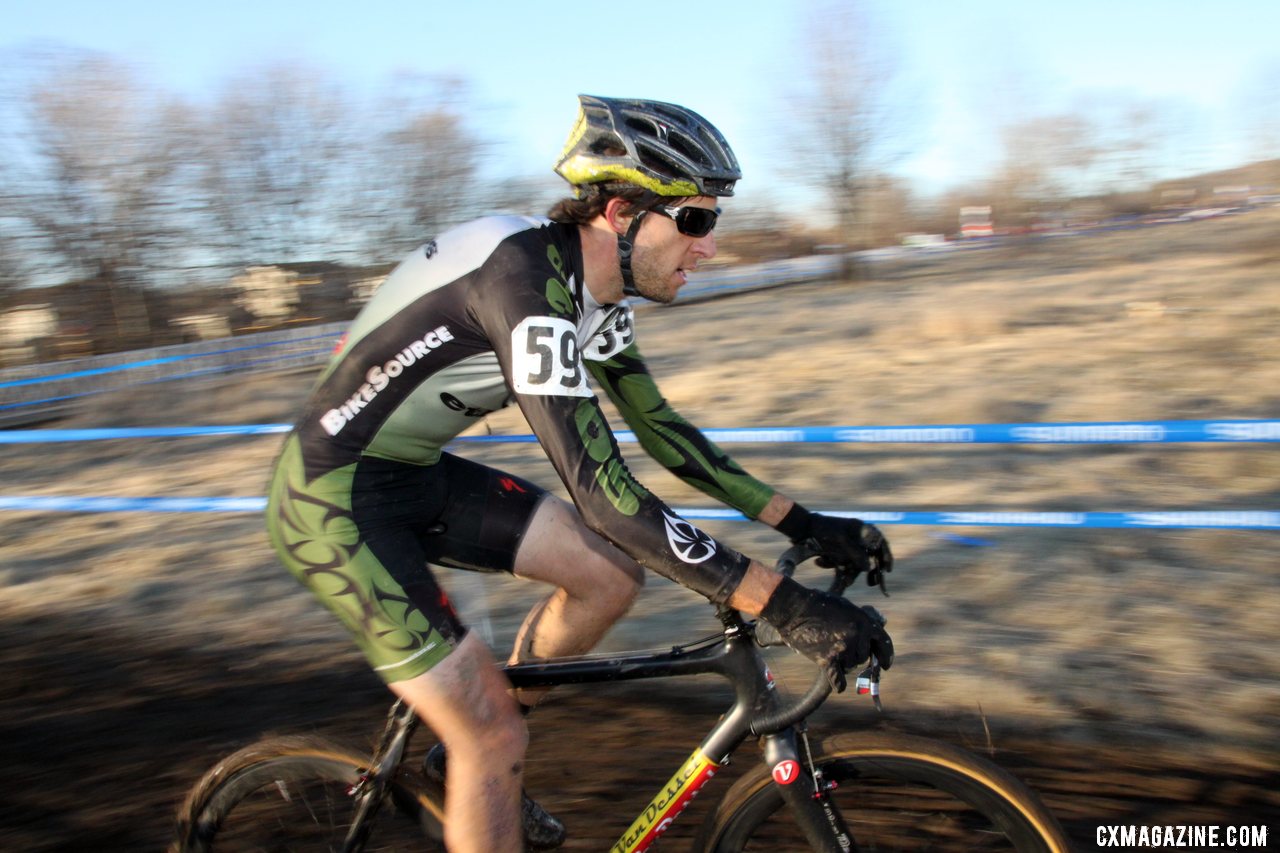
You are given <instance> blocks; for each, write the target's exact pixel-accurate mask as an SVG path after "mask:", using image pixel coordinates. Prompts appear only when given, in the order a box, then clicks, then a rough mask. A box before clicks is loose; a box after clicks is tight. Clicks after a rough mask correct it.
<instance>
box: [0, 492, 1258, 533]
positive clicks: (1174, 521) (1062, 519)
mask: <svg viewBox="0 0 1280 853" xmlns="http://www.w3.org/2000/svg"><path fill="white" fill-rule="evenodd" d="M266 503H267V501H266V498H253V497H246V498H162V497H142V498H113V497H58V496H45V495H30V496H12V497H0V510H31V511H36V512H261V511H262V510H263V508H265V507H266ZM675 511H676V512H677V513H679V514H680V515H681V516H683V517H684V518H688V519H700V520H705V521H746V520H747V518H746V516H744V515H743V514H742V513H740V512H738V511H736V510H731V509H699V508H696V507H695V508H688V507H685V508H678V509H676V510H675ZM824 512H826V514H828V515H838V516H845V517H856V518H861V519H863V520H864V521H869V522H873V523H875V524H905V525H928V526H943V527H1093V528H1121V527H1127V528H1148V529H1155V528H1218V529H1237V530H1280V512H1272V511H1264V510H1227V511H1212V510H1162V511H1153V512H883V511H866V512H860V511H844V510H824Z"/></svg>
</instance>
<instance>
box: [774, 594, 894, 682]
mask: <svg viewBox="0 0 1280 853" xmlns="http://www.w3.org/2000/svg"><path fill="white" fill-rule="evenodd" d="M872 612H874V611H872ZM760 618H761V619H764V620H765V621H766V622H768V623H769V624H770V625H772V626H773V627H774V628H776V629H777V630H778V634H779V635H780V636H781V637H782V640H783V642H785V643H786V644H787V645H788V646H790V647H791V648H793V649H795V650H796V651H797V652H799V653H800V654H802V655H804V656H805V657H807V658H809V659H810V660H813V661H815V662H816V663H817V664H818V665H819V666H821V667H822V670H823V672H824V673H826V676H827V681H829V682H830V683H831V686H832V687H833V688H834V689H835V691H836V692H837V693H843V692H844V688H845V677H844V674H845V672H846V671H847V670H850V669H852V668H853V667H855V666H857V665H858V664H860V663H862V662H863V661H865V660H866V659H867V658H868V657H869V656H871V655H875V656H876V659H877V660H878V661H880V666H881V667H883V668H884V669H888V668H889V667H890V666H892V665H893V640H892V639H890V638H889V635H888V634H887V633H885V630H884V628H883V627H881V621H880V620H878V619H876V618H873V617H872V616H871V615H869V614H868V613H867V612H866V611H864V610H863V609H862V608H861V607H859V606H857V605H856V604H854V603H853V602H851V601H848V600H847V599H844V598H840V597H839V596H834V595H827V594H826V593H824V592H818V591H817V590H813V589H809V588H807V587H804V586H801V585H800V584H798V583H796V582H795V581H793V580H792V579H791V578H783V579H782V582H781V583H780V584H778V588H777V589H776V590H774V593H773V595H772V596H770V598H769V601H768V603H766V604H765V606H764V609H763V610H761V611H760Z"/></svg>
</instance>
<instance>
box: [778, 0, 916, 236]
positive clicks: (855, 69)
mask: <svg viewBox="0 0 1280 853" xmlns="http://www.w3.org/2000/svg"><path fill="white" fill-rule="evenodd" d="M797 53H798V57H799V74H798V76H799V79H800V80H801V82H802V86H803V88H802V89H801V90H800V91H798V92H796V93H795V94H794V95H793V96H791V97H790V98H789V99H788V103H789V110H788V115H787V117H786V120H785V124H784V126H785V127H786V129H787V130H786V136H785V145H786V148H785V150H786V151H787V152H788V154H790V155H791V156H793V157H794V158H795V160H794V163H793V165H794V167H795V169H796V170H797V171H798V173H799V174H800V176H801V177H802V178H803V179H804V180H806V181H807V182H808V183H810V184H812V185H813V186H814V187H815V188H817V189H818V190H819V191H821V192H823V193H824V194H825V195H826V197H827V198H828V199H829V201H830V204H831V208H832V211H833V212H834V214H835V219H836V224H837V227H838V230H839V233H840V235H841V236H842V239H843V241H844V242H845V244H846V245H849V246H853V247H859V246H864V245H867V244H868V243H869V242H870V241H871V233H870V218H869V205H868V201H869V198H868V196H869V194H870V191H871V189H872V188H873V187H875V186H876V185H877V182H878V180H879V178H880V176H881V175H882V174H883V173H884V172H885V171H886V170H887V168H888V167H889V166H890V165H891V164H892V163H893V162H894V161H895V160H896V159H898V158H900V157H902V156H903V154H904V153H905V149H904V148H903V147H902V145H901V140H900V139H897V138H895V133H896V132H897V131H899V130H900V128H899V126H898V119H899V117H900V113H899V111H898V108H897V106H896V102H895V99H894V98H893V91H892V83H893V82H894V79H895V77H896V76H897V67H896V65H895V62H894V60H893V58H892V54H891V46H890V42H889V40H888V36H887V33H886V32H885V31H884V29H883V28H882V27H880V26H878V25H877V22H876V21H875V20H874V19H873V18H872V16H871V14H870V11H869V8H868V6H867V4H865V3H864V2H861V0H846V2H842V3H829V4H825V5H823V6H820V7H818V8H817V10H816V11H815V12H814V13H813V15H812V16H811V17H810V18H809V19H808V21H807V26H806V29H805V31H804V38H803V43H802V44H801V46H800V49H799V50H798V51H797Z"/></svg>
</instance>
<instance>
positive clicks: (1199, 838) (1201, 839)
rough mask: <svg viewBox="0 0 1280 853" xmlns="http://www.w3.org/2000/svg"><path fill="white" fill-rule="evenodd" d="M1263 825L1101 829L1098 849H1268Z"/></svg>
mask: <svg viewBox="0 0 1280 853" xmlns="http://www.w3.org/2000/svg"><path fill="white" fill-rule="evenodd" d="M1267 830H1268V827H1266V826H1187V825H1176V826H1133V825H1129V826H1100V827H1098V831H1097V837H1096V839H1095V840H1096V841H1097V844H1098V846H1099V847H1194V848H1197V849H1199V848H1205V847H1222V848H1224V849H1228V848H1233V847H1235V848H1242V849H1243V848H1246V847H1252V848H1258V849H1265V848H1266V846H1267V835H1268V832H1267Z"/></svg>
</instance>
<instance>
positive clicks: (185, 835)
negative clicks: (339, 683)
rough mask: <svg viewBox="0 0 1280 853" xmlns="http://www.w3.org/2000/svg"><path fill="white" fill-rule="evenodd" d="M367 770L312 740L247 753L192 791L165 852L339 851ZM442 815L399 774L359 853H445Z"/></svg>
mask: <svg viewBox="0 0 1280 853" xmlns="http://www.w3.org/2000/svg"><path fill="white" fill-rule="evenodd" d="M365 766H366V763H365V759H363V758H361V757H358V756H356V755H355V754H353V753H351V752H349V751H347V750H344V749H342V748H340V747H336V746H334V745H332V744H330V743H329V742H327V741H324V740H321V739H316V738H308V737H282V738H274V739H271V740H268V741H263V742H262V743H258V744H255V745H253V746H249V747H246V748H245V749H242V750H240V751H239V752H237V753H235V754H234V755H231V756H230V757H228V758H226V759H225V760H223V761H221V762H220V763H219V764H218V765H217V766H216V767H214V768H213V769H212V770H210V771H209V772H208V773H207V774H206V775H205V776H204V778H202V779H201V780H200V781H199V782H198V783H197V784H196V786H195V787H194V788H193V789H192V791H191V794H190V795H189V796H188V797H187V800H186V802H185V803H184V805H183V807H182V809H181V811H180V812H179V815H178V834H177V841H176V842H175V843H174V844H173V846H172V847H171V848H170V853H223V851H233V850H234V851H263V853H265V851H285V850H288V851H338V850H341V849H342V845H343V841H344V839H345V837H346V834H347V830H348V828H349V826H350V823H351V820H352V818H353V815H354V812H355V808H356V802H355V799H354V797H352V796H351V795H350V793H349V792H350V790H351V788H352V786H354V785H355V784H356V783H357V782H358V781H359V779H360V775H361V773H362V772H363V771H364V768H365ZM441 816H442V800H441V798H440V794H439V792H438V791H436V790H434V789H433V787H432V786H431V784H430V783H428V782H426V781H425V780H424V779H423V778H422V777H421V776H420V775H416V774H414V773H413V772H412V771H410V770H408V769H406V768H404V767H401V768H399V769H398V772H397V776H396V778H395V779H394V780H393V782H392V784H391V788H390V791H389V793H388V796H387V798H386V801H385V802H383V803H382V805H381V808H380V809H379V810H378V812H377V814H376V816H375V817H374V818H373V820H372V821H371V822H370V833H369V836H368V840H367V843H366V845H365V847H364V850H366V851H370V853H391V851H415V853H419V851H423V850H427V851H443V850H444V845H443V843H442V842H441V841H440V837H441V828H440V827H441Z"/></svg>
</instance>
